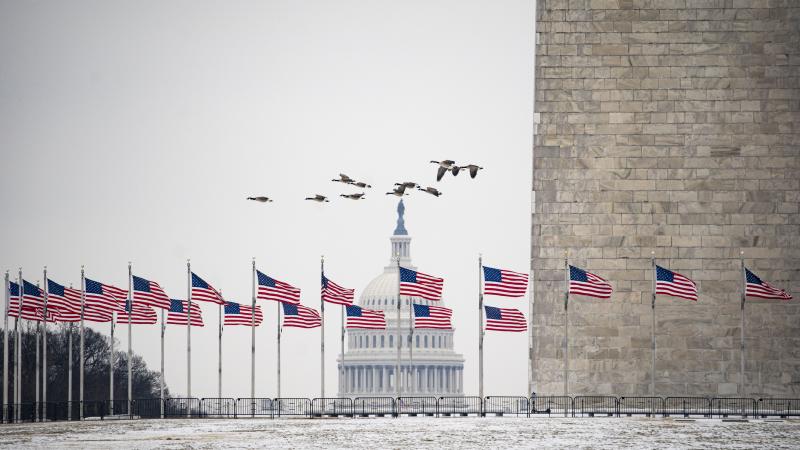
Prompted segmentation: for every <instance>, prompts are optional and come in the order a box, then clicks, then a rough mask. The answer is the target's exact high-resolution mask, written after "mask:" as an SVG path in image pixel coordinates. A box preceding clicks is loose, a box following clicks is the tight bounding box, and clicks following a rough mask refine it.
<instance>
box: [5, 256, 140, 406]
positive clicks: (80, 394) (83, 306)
mask: <svg viewBox="0 0 800 450" xmlns="http://www.w3.org/2000/svg"><path fill="white" fill-rule="evenodd" d="M128 272H130V263H128ZM20 278H21V277H20ZM128 292H130V286H128ZM85 309H86V277H85V275H84V271H83V266H81V348H80V360H81V362H80V366H79V367H78V401H79V402H80V403H79V405H78V407H79V408H78V410H79V413H78V420H83V366H84V362H85V359H84V358H85V356H84V353H85V352H84V350H83V345H84V317H83V316H84V312H85Z"/></svg>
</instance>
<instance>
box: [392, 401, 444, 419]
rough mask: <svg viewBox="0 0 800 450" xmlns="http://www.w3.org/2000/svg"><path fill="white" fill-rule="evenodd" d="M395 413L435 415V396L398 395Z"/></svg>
mask: <svg viewBox="0 0 800 450" xmlns="http://www.w3.org/2000/svg"><path fill="white" fill-rule="evenodd" d="M397 414H405V415H407V416H418V415H420V414H422V415H425V416H434V415H436V397H398V398H397Z"/></svg>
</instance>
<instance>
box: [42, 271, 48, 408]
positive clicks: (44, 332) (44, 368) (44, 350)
mask: <svg viewBox="0 0 800 450" xmlns="http://www.w3.org/2000/svg"><path fill="white" fill-rule="evenodd" d="M49 289H50V283H49V282H48V281H47V266H44V318H43V320H42V421H43V422H45V421H47V300H48V298H49V297H50V291H49Z"/></svg>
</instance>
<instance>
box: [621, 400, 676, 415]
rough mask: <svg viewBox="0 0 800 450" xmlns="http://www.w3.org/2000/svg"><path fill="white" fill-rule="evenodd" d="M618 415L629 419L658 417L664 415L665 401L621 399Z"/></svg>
mask: <svg viewBox="0 0 800 450" xmlns="http://www.w3.org/2000/svg"><path fill="white" fill-rule="evenodd" d="M617 414H619V415H620V416H623V415H624V416H628V417H631V416H634V415H641V416H647V417H656V416H657V415H660V414H664V399H663V398H661V397H620V398H619V401H618V402H617Z"/></svg>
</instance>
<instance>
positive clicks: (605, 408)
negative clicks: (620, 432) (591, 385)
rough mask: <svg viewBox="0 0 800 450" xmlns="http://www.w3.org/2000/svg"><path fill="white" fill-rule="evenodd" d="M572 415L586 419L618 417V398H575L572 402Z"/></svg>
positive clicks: (598, 396) (595, 396)
mask: <svg viewBox="0 0 800 450" xmlns="http://www.w3.org/2000/svg"><path fill="white" fill-rule="evenodd" d="M572 405H573V406H572V415H573V416H578V415H580V417H584V416H588V417H595V416H607V417H613V416H615V415H617V405H618V400H617V397H610V396H605V395H587V396H580V397H575V399H574V400H573V402H572Z"/></svg>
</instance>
